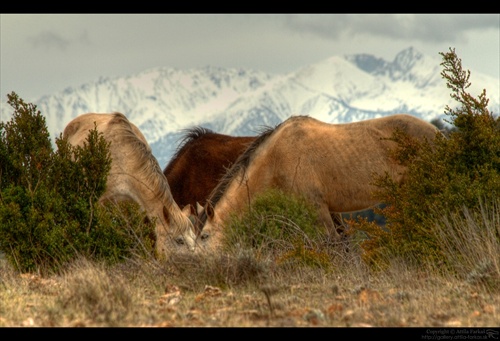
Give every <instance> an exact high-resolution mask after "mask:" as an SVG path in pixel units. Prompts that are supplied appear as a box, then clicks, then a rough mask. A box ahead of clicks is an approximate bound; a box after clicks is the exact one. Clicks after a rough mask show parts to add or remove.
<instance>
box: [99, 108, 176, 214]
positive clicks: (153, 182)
mask: <svg viewBox="0 0 500 341" xmlns="http://www.w3.org/2000/svg"><path fill="white" fill-rule="evenodd" d="M109 123H110V124H113V125H115V127H116V128H117V131H118V132H119V134H117V137H119V138H120V139H121V140H122V141H123V142H124V143H123V145H125V146H126V145H130V146H131V152H132V157H133V158H134V159H135V160H136V162H134V168H135V169H134V170H133V171H134V172H133V173H132V174H131V175H133V176H137V177H138V178H139V179H140V181H142V182H143V183H144V184H145V185H146V186H147V188H149V189H150V190H151V191H152V192H153V193H154V195H155V196H156V197H158V198H161V201H162V202H165V200H167V201H168V202H169V203H170V204H171V203H172V202H173V198H172V196H171V195H170V196H169V195H168V194H169V193H170V186H169V184H168V182H167V181H166V178H165V176H164V175H163V172H162V170H161V168H160V166H159V164H158V160H157V159H156V158H155V156H154V155H153V153H152V150H151V147H150V146H149V144H148V143H147V141H143V140H142V139H141V138H140V137H139V136H138V135H137V134H136V133H135V132H134V130H133V128H132V125H131V123H130V121H129V120H128V119H127V117H126V116H125V115H123V114H122V113H119V112H115V113H113V118H112V119H111V121H110V122H109Z"/></svg>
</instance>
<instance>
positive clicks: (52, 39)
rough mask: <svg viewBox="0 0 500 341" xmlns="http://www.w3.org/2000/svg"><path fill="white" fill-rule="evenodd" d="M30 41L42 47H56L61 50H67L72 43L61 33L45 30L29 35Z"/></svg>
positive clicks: (35, 45)
mask: <svg viewBox="0 0 500 341" xmlns="http://www.w3.org/2000/svg"><path fill="white" fill-rule="evenodd" d="M28 41H29V42H30V43H31V44H32V45H33V46H34V47H37V48H38V47H42V48H48V49H49V48H53V47H54V48H58V49H61V50H65V49H66V48H67V47H68V45H69V44H70V42H69V40H67V39H64V38H63V37H61V36H60V35H59V34H57V33H54V32H50V31H43V32H41V33H39V34H38V35H36V36H32V37H29V38H28Z"/></svg>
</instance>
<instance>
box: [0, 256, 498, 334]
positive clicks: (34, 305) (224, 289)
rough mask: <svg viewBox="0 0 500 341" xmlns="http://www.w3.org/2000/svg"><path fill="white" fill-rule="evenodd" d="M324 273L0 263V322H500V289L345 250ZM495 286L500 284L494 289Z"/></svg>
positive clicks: (207, 263)
mask: <svg viewBox="0 0 500 341" xmlns="http://www.w3.org/2000/svg"><path fill="white" fill-rule="evenodd" d="M338 258H339V259H338V260H337V261H338V266H336V267H335V268H334V269H332V270H330V271H325V270H323V269H321V268H309V267H295V268H293V267H292V266H283V267H279V266H276V264H271V263H270V262H269V261H261V260H257V257H255V255H252V254H251V252H250V253H248V254H245V253H241V254H239V255H236V256H228V255H226V256H219V257H201V256H179V257H174V258H173V259H171V260H170V261H168V262H156V261H154V260H145V259H136V260H128V261H126V262H124V263H123V264H121V265H119V266H114V267H112V268H107V267H105V266H103V265H102V264H96V263H92V262H89V261H87V260H85V259H81V260H78V261H75V262H74V263H72V264H71V265H70V266H69V267H68V268H67V269H65V270H64V271H63V272H62V273H61V274H60V275H57V276H56V275H54V276H50V277H46V278H44V277H41V276H38V275H35V274H20V273H17V272H15V271H14V270H13V269H12V268H11V267H10V265H8V264H6V262H5V260H4V259H2V260H1V263H0V271H1V273H0V301H1V302H2V304H1V306H0V326H23V327H31V326H33V327H59V326H64V327H66V326H68V327H95V326H96V327H124V326H127V327H131V326H133V327H146V326H152V327H201V326H203V327H282V326H287V327H290V326H294V327H306V326H308V327H309V326H310V327H314V326H317V327H369V326H373V327H498V325H499V321H500V295H499V293H498V291H496V292H495V291H492V290H491V289H488V287H485V286H481V285H478V284H477V283H471V282H468V281H464V280H462V279H459V278H457V277H453V276H450V275H444V276H443V275H439V274H438V272H437V271H434V270H429V269H428V270H424V269H411V268H410V267H408V266H407V265H406V264H405V263H404V262H394V263H393V265H392V266H391V268H390V269H388V270H387V271H384V272H383V273H377V274H373V273H370V271H369V270H368V269H366V268H365V267H364V266H363V265H362V264H361V263H360V262H359V261H358V260H357V258H358V257H357V256H355V255H353V254H351V255H349V257H346V258H345V259H342V258H341V257H338ZM497 290H498V289H497Z"/></svg>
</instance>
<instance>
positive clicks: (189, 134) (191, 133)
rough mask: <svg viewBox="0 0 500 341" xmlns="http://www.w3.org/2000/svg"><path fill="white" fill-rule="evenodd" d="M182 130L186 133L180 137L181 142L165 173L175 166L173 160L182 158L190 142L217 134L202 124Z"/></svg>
mask: <svg viewBox="0 0 500 341" xmlns="http://www.w3.org/2000/svg"><path fill="white" fill-rule="evenodd" d="M181 131H182V132H184V133H183V135H182V136H181V138H180V139H179V142H178V144H177V148H176V149H175V153H174V155H173V156H172V158H171V159H170V160H171V161H170V162H169V163H168V165H167V167H166V168H165V170H164V174H167V173H168V172H169V171H170V168H171V167H173V165H174V164H175V162H173V161H174V160H177V159H178V158H180V157H181V156H182V154H184V153H185V152H186V151H187V150H188V148H187V146H188V144H189V143H191V142H192V141H194V140H197V139H199V138H200V137H202V136H203V135H207V134H215V132H214V131H212V130H210V129H208V128H204V127H200V126H197V127H193V128H186V129H182V130H181Z"/></svg>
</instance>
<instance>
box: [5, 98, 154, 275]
mask: <svg viewBox="0 0 500 341" xmlns="http://www.w3.org/2000/svg"><path fill="white" fill-rule="evenodd" d="M8 103H9V104H10V105H11V106H12V107H13V109H14V114H13V117H12V119H11V121H9V122H6V123H4V122H1V123H0V139H1V140H0V185H1V187H0V251H2V252H3V253H4V254H5V256H6V257H7V259H8V260H9V261H10V263H12V264H13V265H14V266H15V267H16V268H17V269H19V270H20V271H38V272H43V271H57V270H58V269H59V268H60V267H61V266H62V265H63V264H65V263H67V262H68V261H70V260H73V259H75V258H76V257H78V256H86V257H90V258H96V259H104V260H107V261H118V260H119V259H121V258H122V257H124V256H125V255H126V254H127V252H128V251H130V250H129V247H130V246H131V245H133V244H134V243H137V240H136V236H135V237H131V236H130V235H129V234H128V233H127V232H126V231H124V228H123V226H126V225H125V224H124V222H123V220H122V216H121V214H120V213H119V212H117V210H116V209H113V208H111V210H110V208H105V207H103V206H102V205H100V204H98V200H99V197H100V196H101V195H102V194H103V193H104V191H105V189H106V180H107V176H108V172H109V170H110V167H111V156H110V153H109V143H108V142H107V141H106V140H105V139H104V138H103V137H102V134H100V133H98V131H97V129H95V128H94V129H93V130H90V131H89V135H88V137H87V139H86V142H85V143H84V145H83V147H80V146H77V147H73V146H71V145H70V144H68V143H67V141H66V140H65V139H63V138H62V136H61V135H60V136H59V137H58V138H56V141H55V142H56V146H57V147H58V149H57V151H54V150H53V148H52V144H51V141H50V139H49V133H48V131H47V127H46V124H45V118H44V117H43V116H42V115H41V113H40V111H38V110H37V109H36V106H35V105H33V104H30V103H25V102H24V101H23V100H22V99H21V98H19V96H18V95H17V94H16V93H14V92H12V93H11V94H9V95H8ZM127 209H128V208H125V210H127ZM113 215H114V218H113ZM129 215H130V214H129ZM134 226H135V228H138V227H137V226H138V225H134ZM141 228H144V229H145V227H141ZM148 233H149V232H147V231H144V233H143V232H139V233H138V234H139V235H147V234H148Z"/></svg>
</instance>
